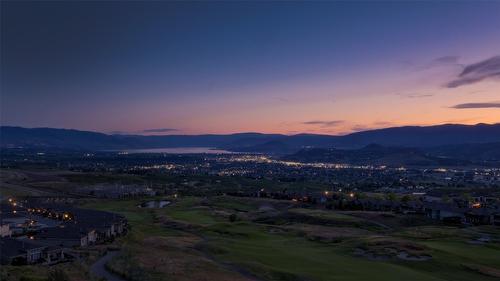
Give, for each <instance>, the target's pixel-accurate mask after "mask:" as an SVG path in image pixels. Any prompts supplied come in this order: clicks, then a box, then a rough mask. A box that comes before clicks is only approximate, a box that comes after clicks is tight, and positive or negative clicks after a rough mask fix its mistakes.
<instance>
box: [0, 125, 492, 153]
mask: <svg viewBox="0 0 500 281" xmlns="http://www.w3.org/2000/svg"><path fill="white" fill-rule="evenodd" d="M498 142H500V124H477V125H455V124H446V125H436V126H427V127H416V126H405V127H393V128H386V129H377V130H369V131H363V132H357V133H352V134H348V135H345V136H332V135H315V134H299V135H291V136H288V135H282V134H261V133H237V134H228V135H216V134H212V135H211V134H206V135H164V136H141V135H108V134H103V133H97V132H89V131H79V130H70V129H53V128H22V127H13V126H1V127H0V147H2V148H8V147H26V148H57V149H74V150H119V149H135V148H167V147H193V146H204V147H217V148H222V149H227V150H231V151H243V152H263V153H277V154H289V153H294V152H297V151H299V150H301V149H303V148H307V147H310V148H340V149H359V148H363V147H365V146H367V145H369V144H378V145H382V146H390V147H396V146H397V147H415V148H429V147H439V146H449V145H464V144H480V143H498ZM494 149H495V147H493V150H494Z"/></svg>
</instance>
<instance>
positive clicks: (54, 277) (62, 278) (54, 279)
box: [47, 268, 69, 281]
mask: <svg viewBox="0 0 500 281" xmlns="http://www.w3.org/2000/svg"><path fill="white" fill-rule="evenodd" d="M47 280H48V281H69V277H68V275H67V274H66V272H64V271H63V270H62V269H57V268H56V269H54V270H52V271H51V272H49V276H48V277H47Z"/></svg>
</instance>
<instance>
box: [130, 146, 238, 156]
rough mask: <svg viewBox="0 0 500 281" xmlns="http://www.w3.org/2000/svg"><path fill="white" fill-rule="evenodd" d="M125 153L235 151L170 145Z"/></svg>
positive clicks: (211, 152) (226, 152)
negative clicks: (168, 146)
mask: <svg viewBox="0 0 500 281" xmlns="http://www.w3.org/2000/svg"><path fill="white" fill-rule="evenodd" d="M122 152H125V153H167V154H232V153H235V152H231V151H227V150H223V149H215V148H213V147H170V148H150V149H129V150H124V151H122Z"/></svg>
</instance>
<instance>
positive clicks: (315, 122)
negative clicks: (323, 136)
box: [303, 120, 345, 127]
mask: <svg viewBox="0 0 500 281" xmlns="http://www.w3.org/2000/svg"><path fill="white" fill-rule="evenodd" d="M344 122H345V121H344V120H330V121H324V120H313V121H307V122H303V124H304V125H319V126H321V127H336V126H338V125H341V124H343V123H344Z"/></svg>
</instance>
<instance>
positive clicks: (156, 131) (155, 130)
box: [142, 128, 178, 133]
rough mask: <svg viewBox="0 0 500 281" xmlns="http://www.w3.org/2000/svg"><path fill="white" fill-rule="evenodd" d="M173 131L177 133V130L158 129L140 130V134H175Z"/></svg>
mask: <svg viewBox="0 0 500 281" xmlns="http://www.w3.org/2000/svg"><path fill="white" fill-rule="evenodd" d="M175 131H178V130H177V129H172V128H159V129H146V130H142V133H168V132H175Z"/></svg>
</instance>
